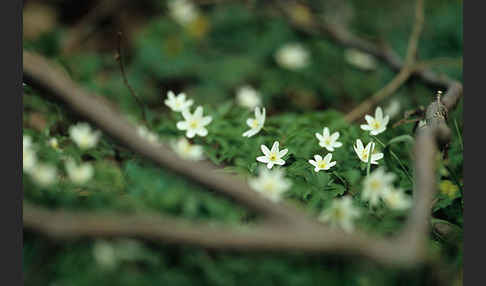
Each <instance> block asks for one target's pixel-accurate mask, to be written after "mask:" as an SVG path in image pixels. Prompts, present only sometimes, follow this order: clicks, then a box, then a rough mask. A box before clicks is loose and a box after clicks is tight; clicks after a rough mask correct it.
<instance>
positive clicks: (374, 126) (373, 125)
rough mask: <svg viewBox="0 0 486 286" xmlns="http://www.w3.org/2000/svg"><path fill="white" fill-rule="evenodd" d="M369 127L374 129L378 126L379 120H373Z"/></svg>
mask: <svg viewBox="0 0 486 286" xmlns="http://www.w3.org/2000/svg"><path fill="white" fill-rule="evenodd" d="M371 127H373V128H374V129H378V128H380V122H378V121H375V122H373V124H371Z"/></svg>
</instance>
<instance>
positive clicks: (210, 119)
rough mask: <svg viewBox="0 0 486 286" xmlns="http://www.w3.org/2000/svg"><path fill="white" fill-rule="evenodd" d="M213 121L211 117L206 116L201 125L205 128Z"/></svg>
mask: <svg viewBox="0 0 486 286" xmlns="http://www.w3.org/2000/svg"><path fill="white" fill-rule="evenodd" d="M211 121H213V118H212V117H211V116H206V117H203V118H202V120H201V124H202V125H203V126H205V125H208V124H209V123H211Z"/></svg>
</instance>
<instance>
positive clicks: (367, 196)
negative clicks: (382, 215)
mask: <svg viewBox="0 0 486 286" xmlns="http://www.w3.org/2000/svg"><path fill="white" fill-rule="evenodd" d="M393 180H395V174H393V173H385V168H383V167H381V168H378V169H376V170H375V171H373V172H371V174H370V175H369V176H368V177H366V178H365V179H364V180H363V192H362V193H361V198H362V199H363V200H364V201H369V202H370V205H372V206H374V205H376V204H377V203H378V202H379V200H380V198H383V195H384V194H385V193H386V192H387V191H388V190H390V189H391V188H393Z"/></svg>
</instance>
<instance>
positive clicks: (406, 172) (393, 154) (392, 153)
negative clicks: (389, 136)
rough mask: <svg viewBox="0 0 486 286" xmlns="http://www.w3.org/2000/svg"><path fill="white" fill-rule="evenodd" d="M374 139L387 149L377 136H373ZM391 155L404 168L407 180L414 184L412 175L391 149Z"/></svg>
mask: <svg viewBox="0 0 486 286" xmlns="http://www.w3.org/2000/svg"><path fill="white" fill-rule="evenodd" d="M373 138H375V139H376V141H377V142H378V143H380V145H381V146H383V147H386V145H385V143H383V142H381V141H380V139H378V138H377V137H376V136H373ZM390 154H391V155H392V157H393V158H394V159H395V160H397V162H398V164H399V165H400V167H401V168H402V170H403V172H404V173H405V175H406V176H407V178H408V179H409V180H410V182H411V183H412V184H413V179H412V176H410V174H409V173H408V171H407V168H405V165H404V164H403V162H402V160H400V158H398V156H397V154H395V152H393V151H392V150H391V149H390Z"/></svg>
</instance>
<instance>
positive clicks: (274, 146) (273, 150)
mask: <svg viewBox="0 0 486 286" xmlns="http://www.w3.org/2000/svg"><path fill="white" fill-rule="evenodd" d="M271 151H272V152H274V153H277V152H278V141H275V142H273V145H272V150H271Z"/></svg>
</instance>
